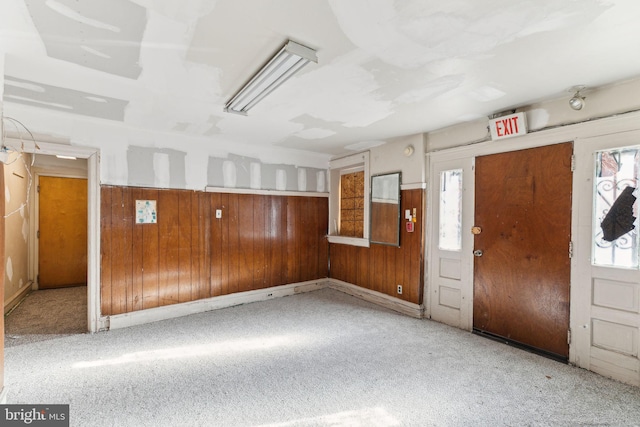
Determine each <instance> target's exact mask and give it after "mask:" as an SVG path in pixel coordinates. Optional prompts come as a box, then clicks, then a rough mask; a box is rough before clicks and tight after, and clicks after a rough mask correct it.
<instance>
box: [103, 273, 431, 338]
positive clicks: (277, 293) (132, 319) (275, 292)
mask: <svg viewBox="0 0 640 427" xmlns="http://www.w3.org/2000/svg"><path fill="white" fill-rule="evenodd" d="M326 287H330V288H332V289H336V290H338V291H341V292H344V293H346V294H349V295H352V296H354V297H357V298H360V299H363V300H365V301H369V302H371V303H373V304H377V305H380V306H382V307H386V308H389V309H391V310H394V311H397V312H399V313H402V314H405V315H407V316H411V317H415V318H418V319H420V318H422V317H424V307H423V306H421V305H418V304H414V303H411V302H407V301H403V300H401V299H398V298H394V297H391V296H389V295H386V294H383V293H381V292H377V291H372V290H370V289H366V288H361V287H360V286H356V285H352V284H351V283H347V282H343V281H340V280H335V279H319V280H312V281H308V282H301V283H292V284H289V285H282V286H276V287H273V288H267V289H258V290H255V291H247V292H240V293H236V294H230V295H223V296H219V297H213V298H207V299H202V300H197V301H191V302H185V303H181V304H173V305H167V306H163V307H156V308H149V309H146V310H140V311H133V312H131V313H124V314H116V315H113V316H103V317H101V318H100V324H101V325H103V327H102V328H101V329H120V328H128V327H129V326H136V325H143V324H145V323H151V322H157V321H160V320H167V319H173V318H176V317H182V316H188V315H190V314H197V313H204V312H206V311H211V310H218V309H221V308H227V307H233V306H236V305H242V304H249V303H252V302H259V301H267V300H270V299H272V298H280V297H285V296H289V295H295V294H299V293H303V292H311V291H317V290H320V289H324V288H326Z"/></svg>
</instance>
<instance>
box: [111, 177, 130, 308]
mask: <svg viewBox="0 0 640 427" xmlns="http://www.w3.org/2000/svg"><path fill="white" fill-rule="evenodd" d="M110 196H111V197H110V200H109V203H110V206H109V213H110V220H111V223H110V226H111V230H112V232H113V233H114V234H115V235H118V236H122V238H121V239H113V242H112V243H111V248H110V251H111V282H112V286H111V301H110V302H111V314H119V313H125V312H126V311H127V296H128V291H129V289H128V287H127V286H128V284H129V283H128V282H127V279H129V278H130V277H131V276H130V274H129V275H128V274H127V266H130V265H131V263H127V262H126V261H127V257H128V256H130V255H131V252H130V251H127V243H128V244H129V245H130V244H131V240H130V239H129V240H128V239H127V237H129V238H130V237H131V231H129V233H127V231H128V230H127V229H126V228H127V226H129V227H130V225H131V224H130V223H127V222H126V221H125V218H126V217H125V210H124V209H125V207H124V197H125V192H123V190H122V189H121V188H117V187H116V188H112V189H111V190H110Z"/></svg>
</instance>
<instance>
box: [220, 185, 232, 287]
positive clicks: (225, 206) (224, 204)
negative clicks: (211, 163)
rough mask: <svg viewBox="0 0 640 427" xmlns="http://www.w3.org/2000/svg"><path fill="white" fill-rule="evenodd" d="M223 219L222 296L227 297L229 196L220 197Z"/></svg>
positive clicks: (221, 248)
mask: <svg viewBox="0 0 640 427" xmlns="http://www.w3.org/2000/svg"><path fill="white" fill-rule="evenodd" d="M218 208H219V209H222V218H221V219H220V228H221V229H220V266H221V267H220V276H221V279H220V280H221V286H220V294H221V295H227V294H229V293H230V291H229V277H230V276H229V262H230V261H229V195H228V194H221V195H220V205H219V207H218Z"/></svg>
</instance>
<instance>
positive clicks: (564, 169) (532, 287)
mask: <svg viewBox="0 0 640 427" xmlns="http://www.w3.org/2000/svg"><path fill="white" fill-rule="evenodd" d="M572 152H573V145H572V143H565V144H557V145H551V146H546V147H539V148H532V149H528V150H521V151H516V152H510V153H501V154H495V155H489V156H483V157H478V158H477V159H476V176H475V179H476V188H475V200H476V202H475V225H476V226H479V227H481V232H480V234H478V235H476V236H475V243H474V249H475V251H474V254H475V255H476V257H475V258H474V304H473V327H474V330H476V331H479V332H482V333H487V334H490V335H492V336H496V337H500V338H505V339H507V340H510V341H513V342H514V343H519V344H523V345H525V346H528V347H532V348H534V349H537V350H539V351H541V352H543V353H546V354H548V355H550V356H554V357H557V358H560V359H565V360H566V359H567V357H568V355H569V346H568V343H567V334H568V330H569V283H570V259H569V245H570V237H571V187H572V177H571V175H572V173H571V155H572ZM479 251H481V253H480V252H479Z"/></svg>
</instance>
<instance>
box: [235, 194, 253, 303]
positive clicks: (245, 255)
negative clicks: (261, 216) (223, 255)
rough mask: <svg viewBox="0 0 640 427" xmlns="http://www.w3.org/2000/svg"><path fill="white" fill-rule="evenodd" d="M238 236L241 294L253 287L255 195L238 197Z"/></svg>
mask: <svg viewBox="0 0 640 427" xmlns="http://www.w3.org/2000/svg"><path fill="white" fill-rule="evenodd" d="M238 218H239V223H238V235H239V238H240V256H241V258H240V260H239V264H240V268H239V271H238V274H239V280H238V288H239V291H240V292H244V291H249V290H251V288H252V287H253V272H252V271H251V270H252V269H253V265H254V264H253V260H254V253H253V243H254V241H253V240H254V238H253V195H251V194H241V195H239V197H238Z"/></svg>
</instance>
